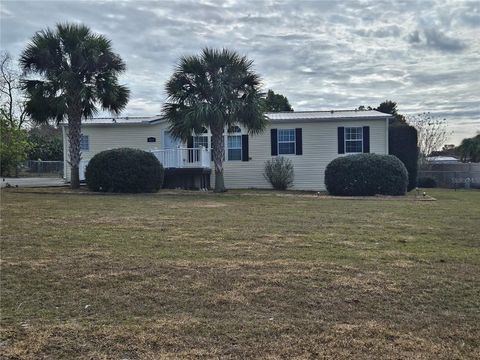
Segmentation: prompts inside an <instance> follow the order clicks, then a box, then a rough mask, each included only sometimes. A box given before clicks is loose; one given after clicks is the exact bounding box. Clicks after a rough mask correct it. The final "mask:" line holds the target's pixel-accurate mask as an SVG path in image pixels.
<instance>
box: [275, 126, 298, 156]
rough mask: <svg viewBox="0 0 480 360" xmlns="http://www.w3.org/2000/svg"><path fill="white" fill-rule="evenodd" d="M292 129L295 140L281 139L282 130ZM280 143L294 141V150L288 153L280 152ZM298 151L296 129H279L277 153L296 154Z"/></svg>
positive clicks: (279, 154) (281, 154)
mask: <svg viewBox="0 0 480 360" xmlns="http://www.w3.org/2000/svg"><path fill="white" fill-rule="evenodd" d="M287 130H288V131H291V132H293V141H292V140H289V141H284V140H283V141H280V132H281V131H287ZM280 143H282V144H291V143H293V152H288V153H282V152H280ZM296 153H297V133H296V130H295V129H294V128H293V129H277V155H278V156H283V155H295V154H296Z"/></svg>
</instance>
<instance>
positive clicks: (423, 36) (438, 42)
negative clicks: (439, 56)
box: [407, 28, 467, 52]
mask: <svg viewBox="0 0 480 360" xmlns="http://www.w3.org/2000/svg"><path fill="white" fill-rule="evenodd" d="M407 40H408V42H409V43H411V44H414V45H416V46H422V47H426V48H431V49H435V50H440V51H445V52H459V51H463V50H465V49H466V48H467V45H466V44H465V43H464V42H463V41H461V40H459V39H455V38H452V37H449V36H447V35H445V34H443V33H442V32H441V31H439V30H436V29H433V28H429V29H424V30H423V31H419V30H415V31H413V32H411V33H410V34H409V35H408V36H407Z"/></svg>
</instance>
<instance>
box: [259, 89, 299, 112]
mask: <svg viewBox="0 0 480 360" xmlns="http://www.w3.org/2000/svg"><path fill="white" fill-rule="evenodd" d="M265 111H266V112H280V111H293V108H292V106H291V105H290V103H289V102H288V99H287V98H286V97H285V96H283V95H281V94H275V93H274V92H273V90H268V92H267V97H266V98H265Z"/></svg>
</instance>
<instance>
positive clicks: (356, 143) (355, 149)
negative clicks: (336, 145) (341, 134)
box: [345, 127, 363, 153]
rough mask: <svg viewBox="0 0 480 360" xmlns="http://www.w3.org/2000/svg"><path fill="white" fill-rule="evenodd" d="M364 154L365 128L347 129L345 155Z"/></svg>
mask: <svg viewBox="0 0 480 360" xmlns="http://www.w3.org/2000/svg"><path fill="white" fill-rule="evenodd" d="M361 152H363V128H361V127H346V128H345V153H361Z"/></svg>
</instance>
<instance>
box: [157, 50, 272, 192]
mask: <svg viewBox="0 0 480 360" xmlns="http://www.w3.org/2000/svg"><path fill="white" fill-rule="evenodd" d="M260 85H261V84H260V77H259V75H258V74H256V73H255V72H254V71H253V62H252V61H251V60H248V59H247V58H246V57H245V56H241V55H239V54H238V53H236V52H234V51H231V50H228V49H222V50H218V49H209V48H205V49H203V51H202V53H201V54H200V55H198V56H187V57H182V58H180V61H179V63H178V64H177V67H176V69H175V72H174V73H173V75H172V77H171V78H170V80H169V81H168V82H167V84H166V91H167V94H168V100H167V102H166V104H165V105H164V106H163V112H164V118H166V119H167V120H168V121H169V123H170V129H169V130H170V132H171V134H172V135H173V136H175V137H177V138H179V139H182V140H186V139H187V138H188V137H189V136H191V135H192V132H197V133H199V132H200V131H201V129H202V127H209V128H210V131H211V133H212V151H213V162H214V164H215V191H216V192H223V191H225V183H224V178H223V161H224V159H225V144H224V140H223V139H224V138H223V133H224V130H226V129H228V128H230V127H231V126H235V125H242V126H244V127H245V128H246V129H247V130H248V132H249V133H251V134H255V133H259V132H261V131H263V130H264V129H265V126H266V124H267V118H266V116H265V115H264V111H263V109H264V106H263V98H264V94H263V93H262V92H260Z"/></svg>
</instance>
